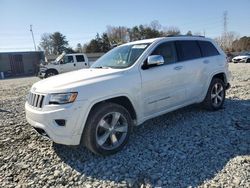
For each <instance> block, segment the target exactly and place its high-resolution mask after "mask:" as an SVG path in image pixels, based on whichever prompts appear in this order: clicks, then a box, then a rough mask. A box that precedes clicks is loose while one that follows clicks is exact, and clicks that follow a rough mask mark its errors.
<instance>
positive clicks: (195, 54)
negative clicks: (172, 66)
mask: <svg viewBox="0 0 250 188" xmlns="http://www.w3.org/2000/svg"><path fill="white" fill-rule="evenodd" d="M176 44H177V50H178V57H179V60H180V61H186V60H190V59H196V58H200V57H201V51H200V47H199V46H198V43H197V42H196V41H191V40H186V41H176Z"/></svg>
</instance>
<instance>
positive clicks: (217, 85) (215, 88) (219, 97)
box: [203, 78, 226, 110]
mask: <svg viewBox="0 0 250 188" xmlns="http://www.w3.org/2000/svg"><path fill="white" fill-rule="evenodd" d="M225 96H226V92H225V84H224V82H223V81H222V80H221V79H218V78H213V79H212V81H211V83H210V86H209V88H208V92H207V95H206V98H205V99H204V101H203V104H204V107H205V108H206V109H208V110H219V109H220V108H221V107H222V106H223V104H224V100H225Z"/></svg>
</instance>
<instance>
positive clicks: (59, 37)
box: [50, 32, 68, 55]
mask: <svg viewBox="0 0 250 188" xmlns="http://www.w3.org/2000/svg"><path fill="white" fill-rule="evenodd" d="M50 38H51V41H52V47H53V53H54V54H56V55H58V54H61V53H62V52H63V51H65V49H67V47H68V41H67V40H66V37H65V36H64V35H63V34H61V33H60V32H55V33H53V34H52V35H51V36H50Z"/></svg>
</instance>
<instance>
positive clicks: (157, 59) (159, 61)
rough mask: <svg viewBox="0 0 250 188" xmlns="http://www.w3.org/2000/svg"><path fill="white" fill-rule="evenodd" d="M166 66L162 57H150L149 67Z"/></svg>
mask: <svg viewBox="0 0 250 188" xmlns="http://www.w3.org/2000/svg"><path fill="white" fill-rule="evenodd" d="M162 64H164V59H163V57H162V56H161V55H150V56H148V61H147V65H148V66H152V65H162Z"/></svg>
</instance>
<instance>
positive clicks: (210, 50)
mask: <svg viewBox="0 0 250 188" xmlns="http://www.w3.org/2000/svg"><path fill="white" fill-rule="evenodd" d="M198 43H199V45H200V48H201V53H202V56H203V57H209V56H214V55H219V52H218V50H217V49H216V48H215V46H214V45H213V44H212V43H211V42H208V41H199V42H198Z"/></svg>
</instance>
